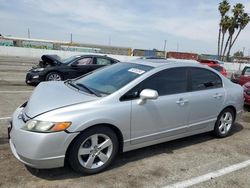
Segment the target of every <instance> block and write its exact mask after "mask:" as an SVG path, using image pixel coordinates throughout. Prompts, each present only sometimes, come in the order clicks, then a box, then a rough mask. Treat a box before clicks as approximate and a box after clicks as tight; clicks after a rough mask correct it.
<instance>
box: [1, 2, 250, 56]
mask: <svg viewBox="0 0 250 188" xmlns="http://www.w3.org/2000/svg"><path fill="white" fill-rule="evenodd" d="M219 2H220V1H219V0H0V34H2V35H11V36H16V37H27V36H28V28H29V30H30V36H31V38H38V39H49V40H62V41H70V33H72V35H73V41H75V42H82V43H93V44H104V45H108V44H111V45H114V46H124V47H131V48H133V49H135V48H140V49H153V48H156V49H159V50H163V48H164V41H165V40H166V44H167V47H166V49H167V51H177V50H178V51H180V52H195V53H209V54H216V52H217V38H218V29H219V28H218V27H219V26H218V22H219V19H220V15H219V12H218V4H219ZM238 2H240V3H243V4H244V5H245V11H246V12H248V13H250V1H249V0H237V1H236V0H229V3H230V4H231V5H234V4H235V3H238ZM243 49H244V50H245V55H249V54H250V24H249V25H248V26H247V27H246V28H245V29H244V30H243V31H242V34H241V35H240V36H239V39H238V40H237V42H236V43H235V46H234V48H233V50H232V51H233V52H235V51H238V50H241V51H242V50H243Z"/></svg>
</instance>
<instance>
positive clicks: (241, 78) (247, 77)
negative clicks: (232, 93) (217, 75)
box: [231, 66, 250, 85]
mask: <svg viewBox="0 0 250 188" xmlns="http://www.w3.org/2000/svg"><path fill="white" fill-rule="evenodd" d="M231 81H232V82H234V83H237V84H240V85H244V84H245V83H247V82H250V67H248V66H245V67H244V69H243V70H242V71H241V72H237V73H234V74H232V76H231Z"/></svg>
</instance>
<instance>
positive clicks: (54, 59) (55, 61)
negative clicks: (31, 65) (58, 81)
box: [39, 55, 62, 67]
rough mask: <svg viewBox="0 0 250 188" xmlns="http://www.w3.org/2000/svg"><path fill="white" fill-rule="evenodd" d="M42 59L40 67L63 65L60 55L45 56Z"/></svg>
mask: <svg viewBox="0 0 250 188" xmlns="http://www.w3.org/2000/svg"><path fill="white" fill-rule="evenodd" d="M41 59H42V61H40V62H39V65H40V67H46V66H47V65H50V66H57V65H60V64H61V63H62V62H61V58H60V57H59V56H58V55H43V56H42V57H41Z"/></svg>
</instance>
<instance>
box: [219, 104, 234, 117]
mask: <svg viewBox="0 0 250 188" xmlns="http://www.w3.org/2000/svg"><path fill="white" fill-rule="evenodd" d="M228 108H229V109H231V110H233V112H234V119H235V117H236V108H235V107H234V106H232V105H230V106H227V107H226V108H224V109H223V110H225V109H228ZM223 110H222V111H223Z"/></svg>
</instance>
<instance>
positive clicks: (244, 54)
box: [243, 47, 245, 57]
mask: <svg viewBox="0 0 250 188" xmlns="http://www.w3.org/2000/svg"><path fill="white" fill-rule="evenodd" d="M244 56H245V47H243V57H244Z"/></svg>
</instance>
